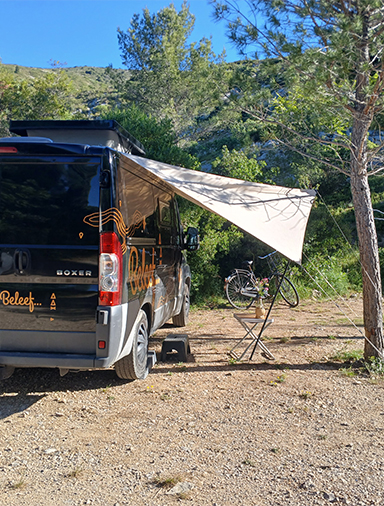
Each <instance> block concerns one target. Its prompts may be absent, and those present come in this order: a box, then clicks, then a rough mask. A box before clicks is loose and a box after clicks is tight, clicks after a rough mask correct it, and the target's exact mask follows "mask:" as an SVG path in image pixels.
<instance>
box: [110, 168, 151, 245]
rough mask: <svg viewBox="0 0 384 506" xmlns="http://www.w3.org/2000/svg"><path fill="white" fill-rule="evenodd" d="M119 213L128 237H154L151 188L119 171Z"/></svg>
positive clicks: (138, 179) (132, 176) (130, 175)
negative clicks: (122, 218)
mask: <svg viewBox="0 0 384 506" xmlns="http://www.w3.org/2000/svg"><path fill="white" fill-rule="evenodd" d="M119 191H120V192H121V194H120V197H119V204H120V211H121V213H122V215H123V217H124V222H125V225H126V227H127V232H128V233H127V235H128V236H129V237H147V238H150V237H156V202H155V200H154V198H153V191H152V186H151V185H150V184H149V183H147V182H146V181H144V180H143V179H141V178H140V177H137V176H135V175H134V174H132V173H131V172H128V171H125V170H122V171H121V182H120V185H119Z"/></svg>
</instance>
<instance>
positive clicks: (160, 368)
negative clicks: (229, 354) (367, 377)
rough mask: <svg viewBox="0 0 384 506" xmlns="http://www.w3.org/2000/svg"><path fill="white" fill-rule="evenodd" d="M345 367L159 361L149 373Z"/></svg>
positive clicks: (333, 365)
mask: <svg viewBox="0 0 384 506" xmlns="http://www.w3.org/2000/svg"><path fill="white" fill-rule="evenodd" d="M343 367H345V363H342V364H341V363H339V362H338V363H336V362H327V363H320V362H313V363H310V364H309V363H305V364H286V363H281V362H279V363H278V364H276V363H275V362H274V361H273V360H271V361H268V362H263V363H261V364H260V363H255V362H235V363H233V364H226V363H223V362H218V363H217V364H212V363H210V364H209V365H204V364H202V363H199V364H198V365H193V366H187V367H180V366H176V367H175V366H174V364H172V363H168V362H167V363H163V362H160V363H159V365H157V366H156V367H155V368H154V369H152V371H151V374H166V373H168V372H169V371H170V370H171V371H172V373H175V374H177V373H183V374H185V373H186V372H189V373H191V372H223V371H224V372H234V371H271V370H272V371H276V370H283V369H287V370H288V369H289V370H290V371H330V370H337V369H342V368H343Z"/></svg>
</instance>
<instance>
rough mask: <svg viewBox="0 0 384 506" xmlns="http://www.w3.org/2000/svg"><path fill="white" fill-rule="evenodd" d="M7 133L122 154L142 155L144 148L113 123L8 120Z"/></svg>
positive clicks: (100, 121)
mask: <svg viewBox="0 0 384 506" xmlns="http://www.w3.org/2000/svg"><path fill="white" fill-rule="evenodd" d="M9 129H10V131H11V132H12V133H14V134H17V135H21V136H22V137H46V138H49V139H52V140H53V141H54V142H59V143H65V144H88V145H91V146H107V147H110V148H112V149H115V150H116V151H120V152H122V153H129V154H133V155H139V156H143V155H145V150H144V146H143V145H142V144H141V142H139V141H138V140H137V139H135V138H134V137H133V136H132V135H131V134H130V133H129V132H127V131H126V130H125V129H124V128H123V127H122V126H121V125H119V123H117V121H115V120H26V121H24V120H22V121H11V122H10V127H9Z"/></svg>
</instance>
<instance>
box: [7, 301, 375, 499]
mask: <svg viewBox="0 0 384 506" xmlns="http://www.w3.org/2000/svg"><path fill="white" fill-rule="evenodd" d="M348 304H349V308H348V311H350V310H351V311H352V312H354V314H355V315H359V314H361V299H360V298H355V299H351V300H350V301H349V302H348ZM232 313H233V310H231V309H228V308H226V309H220V310H209V309H208V310H200V311H194V312H193V313H192V314H191V318H190V325H189V326H188V328H187V329H186V331H187V332H188V334H189V337H190V346H191V352H192V353H191V355H190V356H189V359H188V362H187V363H185V364H182V363H178V362H177V361H174V362H166V363H158V364H157V365H156V366H155V368H154V369H153V371H152V372H151V374H150V375H149V376H148V378H147V379H146V380H144V381H136V382H124V381H122V380H119V379H117V378H116V376H115V373H114V371H111V370H108V371H92V372H79V373H69V374H68V375H66V376H64V377H62V378H61V377H60V376H59V373H58V372H57V371H55V370H43V369H35V370H33V369H24V370H23V369H18V370H16V372H15V374H14V375H13V376H12V377H11V378H10V379H8V380H6V381H4V382H3V383H2V384H1V386H0V388H1V391H0V415H1V416H0V431H1V436H2V438H1V445H0V491H1V492H0V493H1V500H0V503H1V505H17V506H24V505H28V506H35V505H36V506H37V505H38V506H48V505H49V506H51V505H57V506H61V505H83V504H93V505H105V506H117V505H119V506H123V505H130V506H136V505H137V506H142V505H149V506H163V505H166V506H168V505H173V504H176V503H178V502H184V503H186V504H191V505H198V506H204V505H210V506H214V505H216V506H229V505H230V506H235V505H242V506H259V505H260V506H267V505H268V506H269V505H273V506H278V505H282V506H288V505H292V506H310V505H327V504H330V503H334V504H336V503H340V504H349V505H352V506H364V505H377V506H379V505H380V506H382V505H383V504H384V480H383V472H384V451H383V441H384V432H383V431H384V405H383V399H384V389H383V385H384V383H383V381H382V380H380V379H377V380H375V379H373V378H372V377H368V376H364V375H356V374H355V375H353V373H352V372H351V371H350V370H348V364H345V363H340V362H337V361H336V358H335V357H338V356H340V353H342V352H345V353H349V352H352V351H354V350H359V349H360V350H361V349H362V348H363V341H362V340H361V334H360V332H359V331H358V330H357V329H356V327H354V326H353V325H351V324H350V322H348V320H346V318H345V316H344V314H343V312H342V311H340V309H338V308H336V307H335V306H334V305H333V304H330V303H321V304H320V303H318V302H314V301H312V302H308V303H305V304H304V303H303V304H301V305H300V306H299V307H298V308H296V309H288V308H286V306H283V305H279V306H278V307H276V309H275V310H274V314H273V317H274V319H275V321H274V323H273V324H272V325H271V326H270V327H269V328H268V330H267V331H266V333H265V337H266V340H265V343H266V344H267V346H268V348H269V349H270V350H271V351H272V353H273V354H274V355H275V357H276V360H274V361H270V360H265V359H264V358H263V356H262V355H261V354H260V352H259V351H257V352H256V353H255V355H254V357H253V360H252V361H249V360H244V361H243V362H241V363H239V362H234V361H233V360H231V359H230V358H229V356H228V352H229V350H230V349H231V348H232V347H233V346H234V344H235V343H236V342H237V341H238V340H239V339H240V338H241V337H242V335H243V330H242V328H241V327H240V325H239V324H238V322H236V321H235V320H234V318H233V317H232ZM354 319H355V322H356V323H357V324H359V323H361V319H359V317H358V316H354ZM172 331H174V329H172V328H171V327H170V326H169V327H168V328H163V329H161V330H160V331H158V332H157V333H156V335H155V336H154V339H153V342H152V348H154V349H156V351H157V352H160V350H161V341H162V339H163V338H164V337H165V336H166V335H167V334H168V333H170V332H172ZM247 358H248V357H247ZM176 360H177V359H176Z"/></svg>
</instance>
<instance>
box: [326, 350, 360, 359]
mask: <svg viewBox="0 0 384 506" xmlns="http://www.w3.org/2000/svg"><path fill="white" fill-rule="evenodd" d="M330 358H331V360H335V361H336V362H357V361H358V360H361V359H362V358H363V350H349V351H346V350H340V351H338V352H337V353H335V355H333V356H332V357H330Z"/></svg>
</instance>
